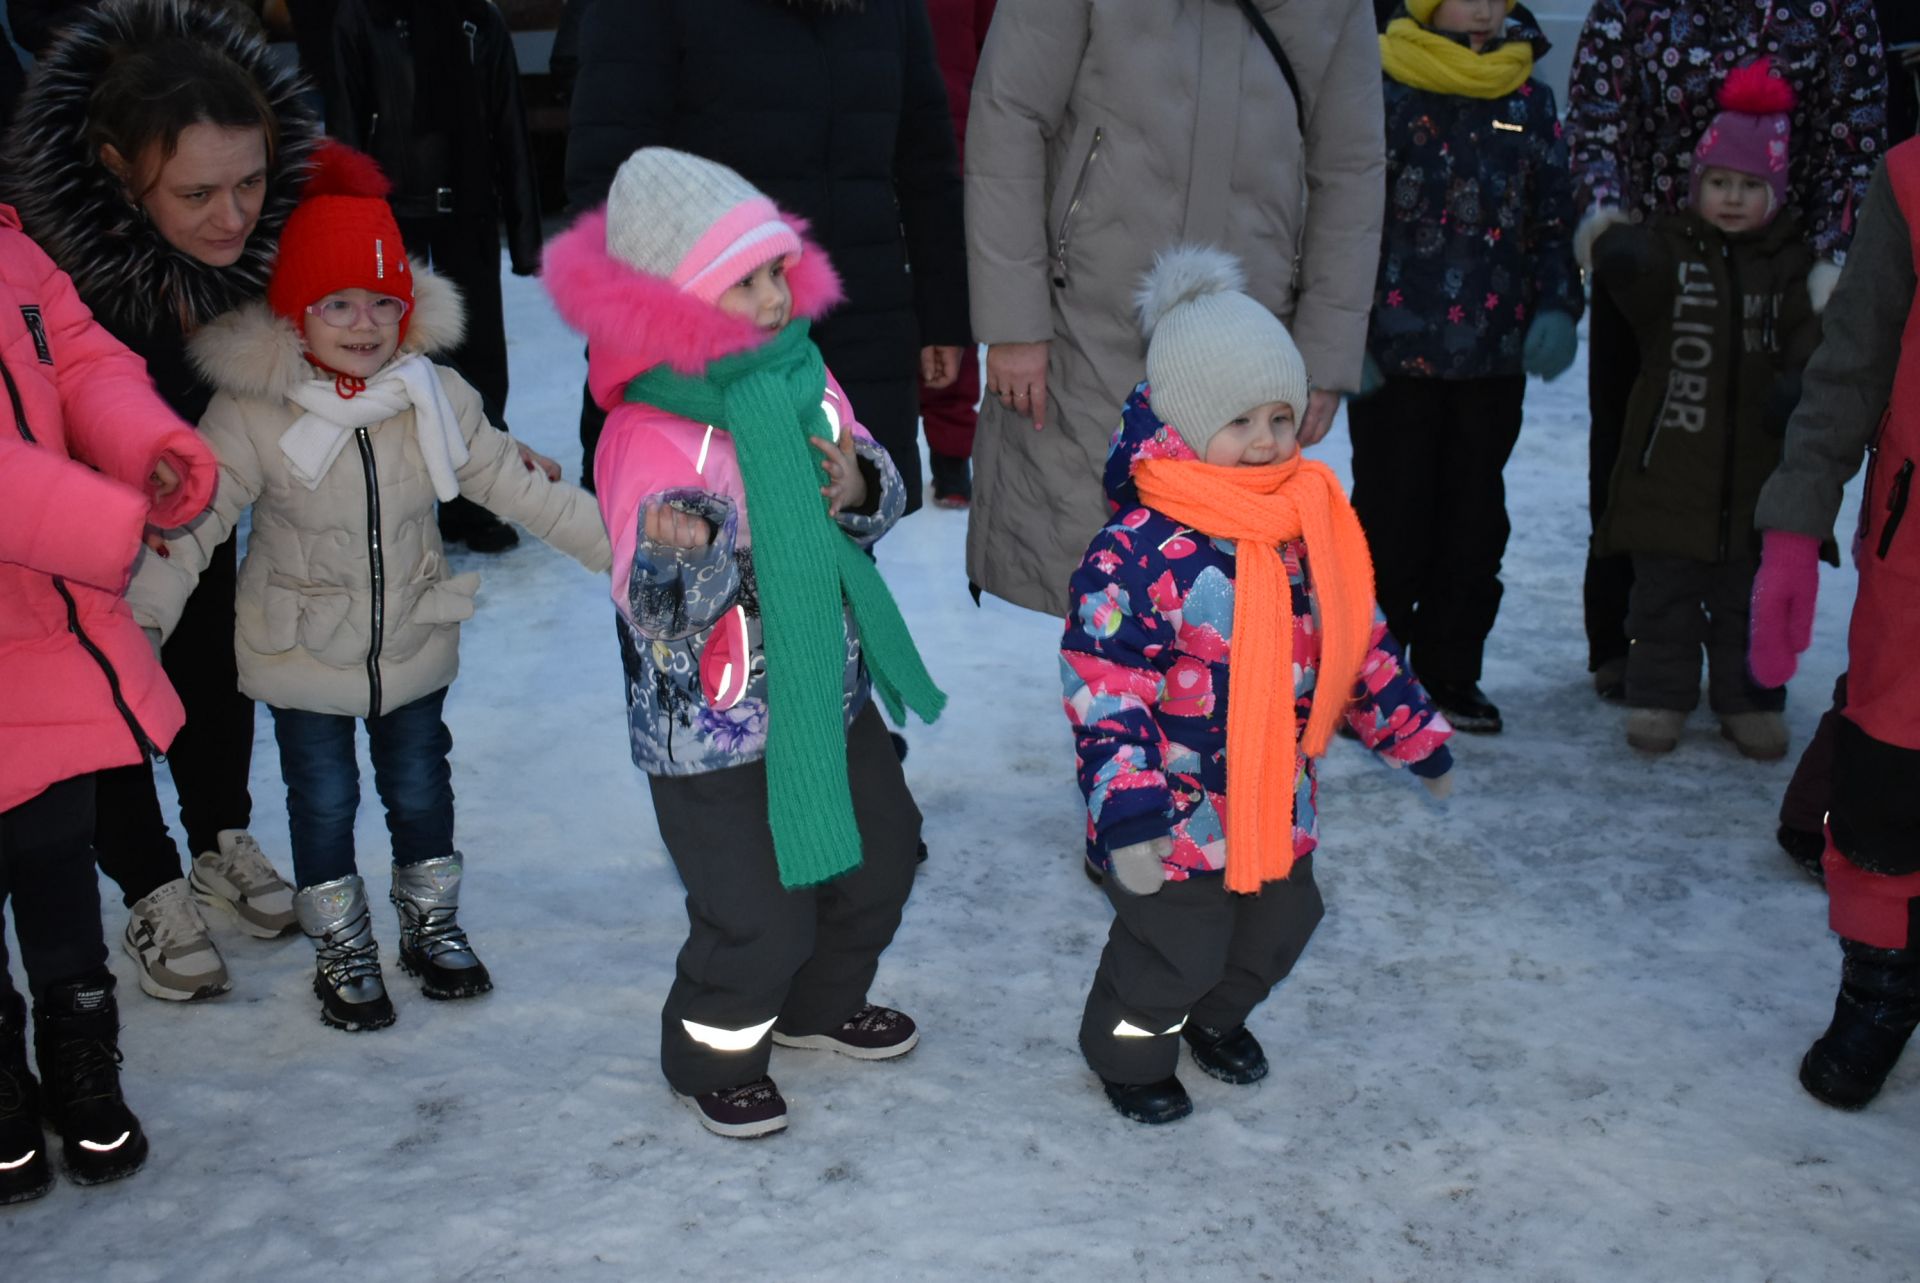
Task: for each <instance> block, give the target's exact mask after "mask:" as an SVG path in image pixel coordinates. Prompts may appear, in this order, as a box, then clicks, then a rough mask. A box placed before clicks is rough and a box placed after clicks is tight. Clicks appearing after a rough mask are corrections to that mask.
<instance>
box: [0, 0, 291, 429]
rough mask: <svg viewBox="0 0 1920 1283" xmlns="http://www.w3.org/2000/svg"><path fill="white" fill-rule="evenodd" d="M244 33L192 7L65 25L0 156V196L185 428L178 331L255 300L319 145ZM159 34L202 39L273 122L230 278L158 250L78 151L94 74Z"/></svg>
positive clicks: (191, 403)
mask: <svg viewBox="0 0 1920 1283" xmlns="http://www.w3.org/2000/svg"><path fill="white" fill-rule="evenodd" d="M251 31H252V28H251V27H250V25H249V24H247V23H245V22H244V21H243V20H241V19H239V18H236V17H233V16H231V15H230V14H229V13H227V12H226V11H223V10H220V9H218V8H215V7H208V6H202V5H187V4H160V3H151V4H141V5H112V6H108V7H106V8H101V9H95V10H92V11H90V12H88V13H86V14H84V15H82V16H80V17H78V18H77V19H75V20H74V22H73V24H72V26H71V27H70V29H69V31H68V38H67V39H64V40H62V41H59V42H57V43H56V44H55V46H54V47H53V48H52V49H50V50H48V51H47V53H46V55H45V56H44V57H43V58H42V59H41V60H40V64H39V66H38V68H37V69H36V72H35V76H34V79H33V81H32V82H31V84H30V85H29V86H28V90H27V93H26V95H25V96H24V97H23V98H22V99H21V101H20V105H19V108H18V110H17V111H16V113H15V116H14V123H13V128H12V130H11V131H9V133H8V135H7V141H6V146H5V156H4V159H0V199H4V200H5V201H6V203H8V204H11V205H13V206H14V207H15V208H16V209H17V210H18V211H19V213H20V220H21V222H22V223H23V224H24V225H25V227H26V230H27V233H28V234H29V235H30V236H32V237H33V238H34V239H35V240H36V241H38V242H39V243H40V245H41V247H42V248H44V249H45V250H46V251H47V253H48V255H49V256H51V257H52V259H53V261H54V262H56V263H58V264H59V265H60V269H61V270H62V271H64V272H66V273H67V275H69V276H71V277H72V278H73V283H74V286H75V288H77V289H78V290H79V292H80V297H81V299H82V300H83V301H84V302H85V303H86V304H87V306H88V307H90V308H92V309H93V313H94V315H95V316H96V317H97V318H98V319H99V321H100V323H101V324H102V325H104V326H106V327H107V329H108V330H109V331H110V332H111V333H112V334H113V336H114V337H115V338H117V339H119V340H120V341H121V342H122V343H125V344H126V345H127V346H128V347H130V348H132V349H133V350H134V351H136V352H138V353H139V354H140V355H141V356H143V357H145V358H146V360H147V367H148V370H149V372H150V373H151V374H152V375H153V378H154V382H155V383H156V384H157V385H158V387H159V389H160V394H161V395H162V396H163V397H165V398H166V400H167V403H168V404H169V405H171V406H172V407H173V409H174V412H175V413H177V414H179V415H180V417H181V418H183V419H186V420H187V421H188V422H198V421H199V418H200V415H201V414H203V413H204V412H205V410H206V407H207V401H208V400H209V398H210V397H211V396H212V392H211V390H210V388H209V387H208V386H207V384H206V383H205V381H204V380H202V379H201V378H200V376H199V375H198V374H197V373H196V372H195V371H194V370H193V368H192V367H191V366H190V365H189V364H188V362H187V358H186V350H185V331H186V330H188V329H191V328H194V327H197V326H199V325H202V324H204V323H205V322H207V321H209V320H211V319H213V318H214V317H216V316H219V315H221V314H222V313H225V312H230V311H232V310H233V309H234V308H236V307H238V306H239V305H240V304H242V303H245V302H247V301H249V300H251V299H255V298H259V297H261V296H263V295H264V294H265V293H266V288H267V277H268V275H269V274H270V272H271V270H272V267H273V256H274V251H275V248H276V246H277V244H278V242H279V238H280V229H281V227H282V226H283V225H284V224H285V223H286V221H287V215H288V214H290V213H292V212H293V207H294V205H295V204H296V203H297V202H298V200H299V196H300V187H301V184H302V183H303V182H304V181H305V177H306V163H307V157H308V156H309V154H310V153H311V152H312V151H313V148H314V146H315V145H316V144H317V143H318V141H319V136H320V128H319V122H318V121H316V120H315V119H314V118H313V117H312V115H311V114H310V113H309V111H308V108H307V106H306V104H305V102H304V101H303V100H302V82H301V80H300V78H299V77H298V76H297V75H296V74H295V73H294V72H292V71H289V70H287V69H285V68H284V67H283V66H282V65H281V64H280V63H279V62H278V61H276V60H275V59H274V57H273V56H272V55H271V54H270V53H269V52H268V50H267V46H266V44H265V43H264V42H263V41H261V40H260V38H259V37H258V36H256V35H253V34H251ZM172 35H184V36H187V37H188V38H190V39H197V40H203V41H206V42H208V43H210V44H211V45H213V46H214V47H216V48H219V49H221V50H223V51H224V52H225V53H226V55H227V56H228V57H230V58H232V59H233V60H234V61H235V62H237V63H239V64H240V65H241V66H242V67H245V68H246V69H247V70H248V71H250V72H251V73H252V75H253V77H254V79H255V80H256V81H257V82H258V83H259V85H260V88H261V91H262V92H263V93H264V94H265V95H266V98H267V101H268V103H269V104H270V106H271V107H272V109H273V111H274V114H275V115H276V117H277V118H278V121H279V132H280V143H279V147H278V149H277V150H276V151H275V154H274V158H273V164H272V167H271V172H270V173H269V174H268V177H267V195H266V201H265V204H264V205H263V206H262V208H261V211H260V221H259V224H258V225H257V226H256V227H255V228H254V231H253V235H252V237H251V238H250V239H249V240H248V241H247V246H246V251H245V252H244V253H243V254H242V255H241V256H240V258H239V260H238V261H237V262H235V263H233V264H232V265H231V266H229V267H209V266H207V265H206V264H204V263H202V262H200V261H199V260H198V259H195V258H193V257H191V256H190V255H187V254H183V253H181V252H180V251H179V250H176V249H174V248H173V246H172V245H170V244H168V243H167V241H166V240H165V238H163V237H162V236H161V235H160V233H159V232H158V231H156V230H155V229H154V226H153V224H152V223H151V222H150V221H149V220H148V219H147V217H146V215H145V213H144V212H142V211H141V210H139V209H138V208H136V207H135V206H133V205H130V204H129V203H128V202H127V199H126V196H125V193H124V192H123V190H122V188H121V185H120V180H119V179H117V178H115V177H114V176H113V175H112V174H111V173H110V172H108V170H107V168H106V166H105V165H102V164H100V163H99V162H98V161H97V160H96V159H95V158H94V157H93V155H92V154H91V151H90V149H89V148H88V146H87V143H86V132H87V107H88V101H89V97H90V95H91V94H92V91H93V86H94V83H95V80H96V79H97V77H98V76H99V74H100V72H101V71H102V70H103V69H104V68H105V67H106V65H107V64H108V63H109V62H111V61H112V60H113V58H114V57H116V56H117V52H118V50H120V49H123V48H126V47H129V46H137V45H140V44H144V43H149V42H151V41H155V40H158V39H161V38H164V37H167V36H172Z"/></svg>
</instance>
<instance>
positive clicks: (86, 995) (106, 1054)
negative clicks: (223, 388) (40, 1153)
mask: <svg viewBox="0 0 1920 1283" xmlns="http://www.w3.org/2000/svg"><path fill="white" fill-rule="evenodd" d="M33 1045H34V1053H35V1055H36V1057H37V1058H38V1060H39V1062H40V1085H41V1086H40V1092H41V1104H42V1107H43V1108H44V1109H45V1111H46V1115H47V1121H48V1122H49V1123H51V1124H52V1125H53V1130H54V1131H56V1132H58V1133H60V1156H61V1158H62V1159H63V1160H64V1161H65V1163H66V1165H67V1175H68V1176H70V1177H72V1178H73V1180H74V1182H75V1183H76V1184H80V1185H98V1184H100V1183H101V1182H102V1181H116V1180H119V1179H120V1178H121V1177H123V1176H131V1175H133V1174H134V1173H135V1172H137V1171H139V1170H140V1165H141V1164H142V1163H144V1162H146V1161H147V1136H146V1133H145V1132H143V1131H141V1130H140V1120H139V1119H138V1118H135V1117H134V1116H133V1111H132V1110H130V1109H128V1108H127V1102H126V1101H125V1100H124V1099H122V1098H121V1095H120V1008H119V1006H118V1005H117V1004H116V1003H115V1002H114V1000H113V974H112V973H111V972H109V971H108V970H107V969H106V968H104V967H102V968H101V969H100V970H99V971H96V972H94V973H93V974H92V975H89V976H84V977H82V978H81V979H79V980H69V981H68V982H67V983H66V984H62V985H55V986H53V988H51V989H49V990H47V993H46V997H45V998H44V999H42V1000H41V1002H40V1003H39V1004H38V1005H37V1006H35V1007H34V1010H33Z"/></svg>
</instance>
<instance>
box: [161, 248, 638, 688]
mask: <svg viewBox="0 0 1920 1283" xmlns="http://www.w3.org/2000/svg"><path fill="white" fill-rule="evenodd" d="M414 288H415V306H414V313H413V322H412V325H411V327H410V329H409V331H408V334H407V339H406V342H405V344H404V345H403V349H402V350H403V351H404V352H423V353H426V354H428V355H431V354H432V353H434V352H437V351H444V350H446V349H448V348H451V347H452V346H454V345H455V344H456V343H458V342H459V338H460V331H461V328H462V324H463V321H462V315H461V309H460V301H459V297H458V295H457V294H456V293H455V291H454V289H453V287H452V286H451V285H449V284H447V283H446V282H444V281H442V280H440V279H439V278H437V277H434V276H432V275H431V274H429V273H428V272H426V271H421V272H419V273H418V275H417V276H416V278H415V286H414ZM191 351H192V355H193V358H194V362H195V364H196V365H198V366H199V367H200V369H201V371H202V373H204V374H206V375H207V377H208V378H209V379H210V380H211V381H212V382H213V384H214V386H215V387H217V388H218V389H220V390H219V393H218V394H217V395H216V396H215V397H214V399H213V404H212V405H211V406H209V407H208V409H207V414H206V417H205V418H204V419H203V420H202V421H201V424H200V430H201V432H202V433H204V434H205V436H206V438H207V441H208V442H209V444H211V445H212V446H213V449H214V452H215V453H216V454H218V455H219V456H220V488H219V492H218V493H217V494H216V496H215V498H214V503H213V507H212V508H210V509H209V510H208V511H207V513H206V515H205V516H203V517H201V518H200V519H199V520H198V521H197V522H195V523H194V524H193V525H191V526H189V527H188V528H187V530H186V531H185V532H184V533H183V534H181V535H180V536H179V537H177V538H174V539H171V540H169V541H168V556H167V557H166V558H165V559H162V558H159V557H155V556H153V555H152V554H148V555H147V556H145V557H143V558H142V559H141V563H140V567H139V570H138V571H137V573H136V574H135V576H134V582H133V586H132V587H131V588H130V589H129V590H128V598H129V600H130V601H131V602H132V604H133V607H134V614H135V616H136V617H137V618H139V620H140V622H141V623H142V624H143V625H145V626H147V627H153V628H159V629H160V630H161V631H162V632H163V633H169V634H170V633H171V632H172V630H173V626H174V624H176V623H177V622H178V621H179V618H180V610H181V607H182V606H183V605H184V604H185V602H186V598H187V594H188V593H189V592H190V591H191V590H192V587H193V584H194V581H195V579H196V577H197V576H198V574H199V572H200V570H201V569H202V568H203V567H204V566H205V565H206V562H207V556H208V554H209V553H211V552H212V551H213V549H215V548H216V547H218V546H219V544H220V542H221V540H223V539H225V538H226V536H227V533H228V532H229V531H230V530H231V529H232V528H233V526H234V523H235V522H237V521H238V520H239V519H240V515H241V514H242V513H243V512H245V511H246V510H247V509H248V508H249V507H251V508H252V509H253V526H252V531H251V533H250V534H249V535H248V537H247V544H246V549H247V551H246V559H245V561H243V562H242V563H241V566H240V581H239V589H238V597H237V601H236V610H235V613H236V618H237V624H236V628H235V636H234V652H235V654H236V656H237V657H238V660H239V666H240V689H241V690H242V691H243V692H245V693H246V694H247V695H249V696H251V697H252V698H254V699H257V700H260V701H262V702H263V703H266V704H271V705H275V706H278V707H281V708H299V709H306V710H309V711H312V712H319V713H343V714H348V715H352V716H356V717H366V716H369V715H370V714H374V713H379V712H382V711H388V710H392V709H395V708H399V707H401V706H402V705H404V704H407V703H410V702H411V701H413V700H416V699H418V698H420V697H421V696H422V695H429V694H432V693H433V692H434V691H436V690H439V689H440V688H441V687H443V686H445V685H447V684H448V683H449V682H451V681H452V680H453V678H454V675H455V674H456V673H457V672H458V671H459V666H460V663H459V661H460V655H459V644H460V621H461V620H463V619H466V618H468V617H469V616H471V615H472V614H473V606H474V594H475V592H476V591H477V590H478V588H479V586H480V576H479V575H477V574H474V573H472V572H468V573H465V574H458V575H456V574H453V573H452V572H451V571H450V570H449V568H448V565H447V557H446V552H445V550H444V549H443V548H442V546H441V543H440V531H439V527H438V525H437V524H436V522H435V520H434V511H433V505H434V494H433V483H432V481H431V480H430V479H429V478H428V476H427V467H426V461H425V459H424V457H423V456H422V455H421V452H420V447H419V444H418V442H417V440H416V438H415V434H414V425H413V411H411V410H407V411H405V412H404V413H402V414H399V415H396V416H394V417H393V418H391V419H386V420H384V421H382V422H380V423H377V424H375V425H374V426H372V427H371V428H368V429H367V430H366V432H367V449H368V450H369V451H370V458H371V462H370V463H369V458H368V455H367V454H364V453H363V451H362V449H361V448H360V443H359V442H358V440H357V439H356V440H354V441H350V442H348V444H347V446H346V448H345V449H344V450H342V451H341V452H340V455H339V457H338V458H337V459H335V460H334V462H333V466H332V467H331V468H330V469H329V470H328V472H327V474H326V476H325V477H323V478H322V479H321V482H320V486H319V488H318V489H316V490H309V489H307V487H306V486H305V485H303V484H302V483H301V482H299V481H298V480H296V479H295V478H294V477H293V475H292V474H291V473H290V472H289V471H288V469H287V462H286V458H285V456H284V455H282V454H281V452H280V448H279V440H280V436H281V434H282V433H284V432H285V431H286V430H287V428H288V427H290V426H292V424H293V422H294V420H295V419H297V418H298V417H299V416H300V414H301V411H300V409H299V408H298V407H297V406H295V405H294V404H293V402H291V401H289V400H288V399H287V396H286V393H287V391H288V389H290V388H291V387H292V386H294V384H295V383H297V382H299V381H302V380H305V379H306V378H308V377H310V374H311V367H309V366H308V365H307V364H306V362H305V360H304V359H303V358H302V356H301V354H300V343H299V340H298V338H297V337H296V336H295V334H294V331H293V328H292V326H290V325H289V324H287V323H286V322H285V321H282V320H280V319H279V318H278V317H275V316H274V315H273V314H272V313H271V312H270V311H268V310H267V308H266V305H265V304H264V303H261V304H249V305H247V306H246V307H243V308H241V309H240V310H238V311H235V312H232V313H229V314H228V315H226V316H224V317H221V318H220V319H219V320H217V321H214V322H213V323H212V324H210V325H208V326H207V327H206V329H204V330H203V331H201V332H200V334H198V335H196V336H195V338H194V340H193V344H192V348H191ZM440 380H441V384H442V386H443V387H444V388H445V389H446V393H447V400H448V401H449V402H450V403H451V404H452V406H453V409H454V412H455V414H456V415H457V417H458V419H459V422H460V429H461V433H462V435H463V436H464V437H465V438H466V441H467V448H468V450H469V451H470V457H469V458H468V460H467V462H466V464H465V465H464V466H463V467H461V468H460V469H459V470H458V477H459V482H460V493H461V494H463V495H465V496H466V497H467V498H469V499H472V500H473V501H474V502H475V503H478V504H481V505H482V506H484V507H486V508H488V509H490V510H491V511H493V512H495V513H497V514H499V515H500V516H502V517H505V518H507V519H509V520H512V521H517V522H519V523H520V524H521V525H523V526H525V527H526V528H527V529H528V530H529V531H531V532H532V533H533V534H535V535H538V536H539V537H540V538H541V539H544V540H546V541H547V542H548V543H550V544H552V545H553V546H554V547H556V548H558V549H560V550H561V551H562V552H565V553H567V554H568V555H569V556H572V557H574V558H575V559H577V560H578V561H580V562H581V563H582V564H583V565H585V566H586V567H587V568H588V569H589V570H592V571H594V572H595V573H596V574H599V575H604V574H605V573H606V571H607V568H608V565H609V564H610V562H611V554H610V552H609V550H608V547H607V535H606V530H605V528H604V527H603V526H602V525H601V523H600V512H599V509H598V507H597V506H596V505H595V504H594V501H593V497H592V496H591V495H588V494H586V493H585V492H583V491H581V490H578V489H576V488H574V487H573V486H570V485H566V484H564V483H555V482H550V481H548V480H547V478H546V475H545V474H544V473H541V472H538V471H531V470H529V469H528V468H527V467H526V466H525V465H523V464H522V463H521V461H520V454H519V449H518V447H517V446H516V445H515V444H514V441H513V438H512V437H510V436H508V435H507V434H506V433H504V432H502V431H500V430H499V429H497V428H495V427H494V426H493V425H492V424H490V423H488V422H487V420H486V417H485V415H484V414H483V413H482V412H481V408H480V396H479V394H478V393H476V392H475V391H474V390H473V389H472V388H471V387H469V386H468V385H467V383H466V382H465V381H464V380H463V379H461V378H460V376H459V375H457V374H455V373H454V372H453V371H452V370H449V369H447V368H445V367H441V370H440ZM370 475H371V476H373V477H375V478H377V484H376V485H370V484H369V476H370ZM375 496H377V500H378V502H377V505H376V504H374V503H372V502H370V500H371V499H372V498H373V497H375ZM375 512H377V514H378V528H377V534H378V537H377V538H375V537H374V536H375V527H374V525H373V523H372V521H371V520H370V517H371V516H372V515H373V514H374V513H375ZM376 574H377V576H378V582H379V583H380V585H381V587H380V590H379V592H378V594H377V596H376V592H375V583H376ZM581 588H582V591H585V590H587V588H588V583H587V581H585V580H583V581H582V583H581ZM376 601H377V602H378V605H379V609H378V611H376V610H375V604H376Z"/></svg>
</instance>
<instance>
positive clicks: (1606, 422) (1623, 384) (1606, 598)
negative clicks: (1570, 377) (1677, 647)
mask: <svg viewBox="0 0 1920 1283" xmlns="http://www.w3.org/2000/svg"><path fill="white" fill-rule="evenodd" d="M1591 307H1592V320H1591V321H1589V322H1588V325H1587V412H1588V415H1589V416H1590V419H1591V422H1592V427H1591V429H1590V430H1589V432H1588V436H1587V518H1588V521H1589V523H1590V529H1591V530H1592V531H1593V532H1594V533H1597V532H1598V531H1599V529H1600V518H1601V517H1602V516H1604V515H1605V513H1606V511H1607V492H1608V490H1609V489H1610V488H1611V486H1612V483H1613V465H1614V461H1615V460H1616V459H1618V458H1619V457H1620V439H1621V437H1622V436H1623V435H1624V434H1625V432H1626V425H1627V397H1628V395H1629V394H1630V393H1631V392H1632V391H1633V381H1634V380H1635V379H1637V378H1639V377H1640V348H1639V345H1638V342H1637V340H1636V339H1635V338H1634V336H1633V326H1632V325H1631V324H1630V323H1629V322H1628V321H1627V317H1626V314H1625V313H1624V312H1622V311H1621V310H1620V309H1619V307H1617V306H1616V305H1615V304H1614V301H1613V299H1612V297H1611V296H1610V295H1609V294H1608V293H1607V292H1606V291H1605V290H1595V291H1594V292H1593V300H1592V303H1591ZM1632 591H1633V559H1632V558H1631V557H1629V556H1627V555H1626V554H1624V553H1615V554H1614V555H1612V556H1608V557H1596V556H1594V555H1593V553H1592V551H1591V550H1589V551H1588V553H1587V569H1586V582H1585V584H1584V585H1583V589H1582V595H1583V597H1584V599H1585V605H1586V623H1587V668H1588V670H1589V671H1598V670H1599V668H1600V666H1601V665H1602V664H1605V663H1607V662H1609V661H1611V660H1616V659H1624V658H1625V657H1626V654H1627V598H1628V596H1629V595H1630V594H1631V593H1632Z"/></svg>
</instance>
